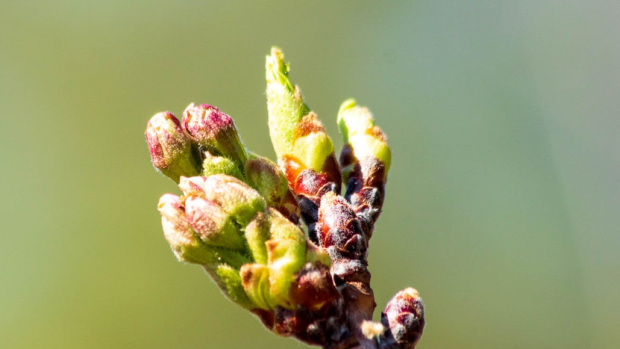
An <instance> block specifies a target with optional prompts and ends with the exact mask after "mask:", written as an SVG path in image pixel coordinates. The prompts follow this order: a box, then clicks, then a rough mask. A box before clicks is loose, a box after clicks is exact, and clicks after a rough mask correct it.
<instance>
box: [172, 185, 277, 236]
mask: <svg viewBox="0 0 620 349" xmlns="http://www.w3.org/2000/svg"><path fill="white" fill-rule="evenodd" d="M179 188H181V190H182V191H183V192H184V193H185V195H192V194H193V195H197V196H202V197H204V198H205V199H207V200H210V201H213V202H215V203H216V204H218V205H219V206H220V207H222V209H223V210H224V212H226V213H227V214H229V215H231V216H232V218H233V219H234V220H235V221H236V222H237V223H238V224H239V225H241V226H242V227H245V226H246V225H247V224H248V223H249V222H250V221H251V220H252V218H253V217H254V215H255V214H256V212H259V211H261V212H262V211H264V210H265V201H264V200H263V198H262V197H261V196H260V194H259V193H258V192H257V191H256V190H254V189H252V188H250V187H249V186H248V185H247V184H245V183H243V182H241V181H240V180H238V179H237V178H235V177H231V176H227V175H224V174H217V175H213V176H210V177H191V178H186V177H183V178H181V182H180V183H179Z"/></svg>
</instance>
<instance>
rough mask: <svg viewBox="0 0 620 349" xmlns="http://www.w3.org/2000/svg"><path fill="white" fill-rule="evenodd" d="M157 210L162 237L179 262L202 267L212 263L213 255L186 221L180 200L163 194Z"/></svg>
mask: <svg viewBox="0 0 620 349" xmlns="http://www.w3.org/2000/svg"><path fill="white" fill-rule="evenodd" d="M157 209H158V210H159V212H160V213H161V218H162V227H163V230H164V237H165V238H166V240H167V241H168V243H169V244H170V247H171V248H172V251H173V252H174V254H175V255H176V256H177V258H178V259H179V260H180V261H184V262H189V263H197V264H204V265H206V264H209V263H212V262H213V255H212V254H211V252H209V251H208V250H207V249H206V247H205V246H204V245H203V244H202V243H201V241H200V238H198V236H196V234H195V233H194V231H193V230H192V228H191V226H190V224H189V222H188V221H187V218H186V217H185V211H184V210H183V202H182V201H181V198H179V197H178V196H176V195H172V194H165V195H164V196H162V197H161V199H159V205H158V206H157Z"/></svg>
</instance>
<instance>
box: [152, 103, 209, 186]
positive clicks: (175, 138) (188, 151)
mask: <svg viewBox="0 0 620 349" xmlns="http://www.w3.org/2000/svg"><path fill="white" fill-rule="evenodd" d="M144 135H145V137H146V142H147V144H148V146H149V152H150V153H151V160H152V162H153V166H154V167H155V168H156V169H157V170H159V171H160V172H161V173H163V174H164V175H166V176H167V177H170V178H171V179H172V180H173V181H175V182H177V183H178V182H179V178H180V177H181V176H196V175H198V174H199V173H200V163H199V161H198V154H197V150H196V149H194V148H193V147H192V144H191V142H190V140H189V139H188V138H187V136H186V134H185V132H184V131H183V128H182V127H181V124H180V123H179V120H178V119H177V118H176V117H175V116H174V115H172V113H170V112H163V113H159V114H156V115H155V116H153V117H152V118H151V120H149V122H148V124H147V126H146V131H144Z"/></svg>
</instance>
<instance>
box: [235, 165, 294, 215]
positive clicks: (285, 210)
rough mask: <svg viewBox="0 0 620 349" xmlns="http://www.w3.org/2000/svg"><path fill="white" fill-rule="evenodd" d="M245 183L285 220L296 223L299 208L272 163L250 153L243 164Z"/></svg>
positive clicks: (280, 172)
mask: <svg viewBox="0 0 620 349" xmlns="http://www.w3.org/2000/svg"><path fill="white" fill-rule="evenodd" d="M245 175H246V178H247V183H248V184H249V185H250V186H251V187H252V188H254V189H256V190H257V191H258V192H259V194H260V195H261V196H262V197H263V198H265V201H266V202H267V205H268V206H271V207H274V208H276V209H277V210H278V211H280V212H281V213H282V214H283V215H284V216H285V217H286V218H288V219H290V220H292V221H293V222H297V221H298V219H299V206H298V204H297V201H296V200H295V197H294V195H293V193H292V191H291V189H290V188H289V185H288V180H287V179H286V176H285V175H284V173H283V172H282V171H281V170H280V168H279V167H278V165H276V164H275V163H274V162H273V161H271V160H269V159H267V158H264V157H262V156H258V155H256V154H253V153H250V154H249V156H248V161H246V163H245Z"/></svg>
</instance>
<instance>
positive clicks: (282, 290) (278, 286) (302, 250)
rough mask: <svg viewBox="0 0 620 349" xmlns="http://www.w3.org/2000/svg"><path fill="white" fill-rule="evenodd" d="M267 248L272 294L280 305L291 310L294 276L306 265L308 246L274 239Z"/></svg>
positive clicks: (287, 240)
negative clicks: (291, 290) (291, 289)
mask: <svg viewBox="0 0 620 349" xmlns="http://www.w3.org/2000/svg"><path fill="white" fill-rule="evenodd" d="M265 245H266V246H267V255H268V265H269V283H270V288H269V291H270V294H271V296H272V297H273V298H274V300H275V301H276V302H277V303H278V305H280V306H282V307H285V308H289V309H291V308H292V307H293V304H292V303H291V300H290V288H291V283H292V282H293V275H294V274H295V273H296V272H297V271H298V270H299V269H301V267H303V266H304V264H305V263H306V259H305V254H306V244H305V242H304V243H299V241H296V240H289V239H272V240H269V241H267V242H266V243H265Z"/></svg>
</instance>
